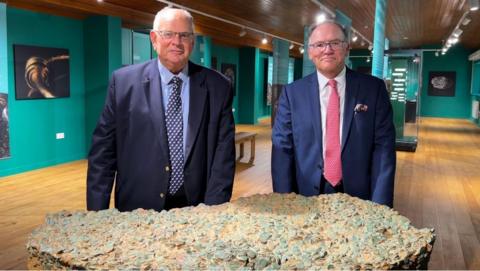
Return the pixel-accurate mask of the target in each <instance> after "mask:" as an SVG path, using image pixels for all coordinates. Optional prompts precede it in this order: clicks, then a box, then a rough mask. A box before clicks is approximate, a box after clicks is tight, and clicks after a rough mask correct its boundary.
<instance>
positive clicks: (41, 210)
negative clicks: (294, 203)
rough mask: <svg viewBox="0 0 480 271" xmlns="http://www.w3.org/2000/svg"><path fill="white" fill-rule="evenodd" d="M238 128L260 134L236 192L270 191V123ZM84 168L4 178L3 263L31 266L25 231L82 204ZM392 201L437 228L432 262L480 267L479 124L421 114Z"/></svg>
mask: <svg viewBox="0 0 480 271" xmlns="http://www.w3.org/2000/svg"><path fill="white" fill-rule="evenodd" d="M237 131H256V132H257V133H258V134H259V135H258V137H257V147H256V150H257V152H256V158H255V165H254V166H249V165H247V164H237V173H236V176H235V185H234V193H233V198H238V197H241V196H246V195H251V194H255V193H269V192H271V191H272V188H271V177H270V148H271V142H270V129H269V125H268V124H261V125H257V126H245V125H239V126H237ZM246 145H247V146H245V150H246V154H245V158H244V160H245V162H246V161H248V159H249V146H248V143H246ZM85 175H86V161H85V160H82V161H77V162H73V163H68V164H63V165H59V166H54V167H50V168H45V169H41V170H35V171H31V172H27V173H23V174H18V175H14V176H10V177H6V178H0V269H25V268H26V265H25V262H26V261H25V260H26V255H27V254H26V250H25V244H26V240H27V238H28V234H29V233H30V232H31V231H32V230H33V229H34V228H35V227H36V226H37V225H39V224H41V223H42V222H43V219H44V216H45V214H46V213H49V212H56V211H60V210H62V209H66V210H77V209H80V210H82V209H84V208H85ZM394 208H395V209H396V210H398V211H399V212H400V213H401V214H403V215H405V216H407V217H408V218H409V219H410V220H411V221H412V223H413V224H414V225H415V226H417V227H434V228H435V229H436V233H437V240H436V243H435V246H434V250H433V255H432V258H431V261H430V266H429V267H430V268H431V269H480V128H477V127H476V126H475V125H473V124H471V123H469V122H468V121H464V120H449V119H423V120H422V121H421V126H420V131H419V144H418V148H417V152H415V153H405V152H398V166H397V173H396V189H395V203H394Z"/></svg>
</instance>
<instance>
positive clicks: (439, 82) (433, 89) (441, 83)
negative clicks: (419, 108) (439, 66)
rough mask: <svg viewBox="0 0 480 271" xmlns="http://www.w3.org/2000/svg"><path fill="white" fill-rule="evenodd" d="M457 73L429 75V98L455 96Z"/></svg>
mask: <svg viewBox="0 0 480 271" xmlns="http://www.w3.org/2000/svg"><path fill="white" fill-rule="evenodd" d="M455 82H456V72H451V71H448V72H444V71H442V72H440V71H438V72H437V71H431V72H430V73H429V74H428V95H429V96H450V97H453V96H455Z"/></svg>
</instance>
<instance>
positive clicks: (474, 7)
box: [469, 0, 480, 11]
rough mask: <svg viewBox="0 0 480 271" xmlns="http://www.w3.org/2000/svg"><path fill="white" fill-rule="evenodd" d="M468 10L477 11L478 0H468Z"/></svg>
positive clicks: (479, 5)
mask: <svg viewBox="0 0 480 271" xmlns="http://www.w3.org/2000/svg"><path fill="white" fill-rule="evenodd" d="M469 2H470V11H477V10H478V8H479V7H480V4H479V0H470V1H469Z"/></svg>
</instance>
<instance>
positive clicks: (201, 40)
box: [190, 36, 212, 68]
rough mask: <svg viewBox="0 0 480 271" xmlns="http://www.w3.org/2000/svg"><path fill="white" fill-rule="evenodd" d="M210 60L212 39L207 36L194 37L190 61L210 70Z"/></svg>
mask: <svg viewBox="0 0 480 271" xmlns="http://www.w3.org/2000/svg"><path fill="white" fill-rule="evenodd" d="M211 58H212V39H211V38H210V37H208V36H196V37H195V45H194V47H193V51H192V54H191V55H190V61H192V62H193V63H196V64H198V65H201V66H204V67H207V68H210V67H211V66H212V65H211Z"/></svg>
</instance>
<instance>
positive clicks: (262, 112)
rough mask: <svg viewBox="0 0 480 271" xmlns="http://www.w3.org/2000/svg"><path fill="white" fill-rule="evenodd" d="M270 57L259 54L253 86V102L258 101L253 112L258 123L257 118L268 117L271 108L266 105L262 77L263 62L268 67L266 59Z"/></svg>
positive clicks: (265, 54)
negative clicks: (256, 75)
mask: <svg viewBox="0 0 480 271" xmlns="http://www.w3.org/2000/svg"><path fill="white" fill-rule="evenodd" d="M269 56H270V54H269V53H265V52H260V61H259V62H258V71H259V72H258V77H257V81H256V84H255V100H256V101H258V102H257V103H256V106H257V108H256V109H255V112H257V116H256V119H257V121H258V119H259V118H264V117H269V116H270V115H271V110H272V109H271V106H269V105H267V97H266V95H265V91H266V90H265V89H264V84H265V80H267V78H265V76H264V69H265V60H266V61H267V63H266V64H267V65H268V57H269Z"/></svg>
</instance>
